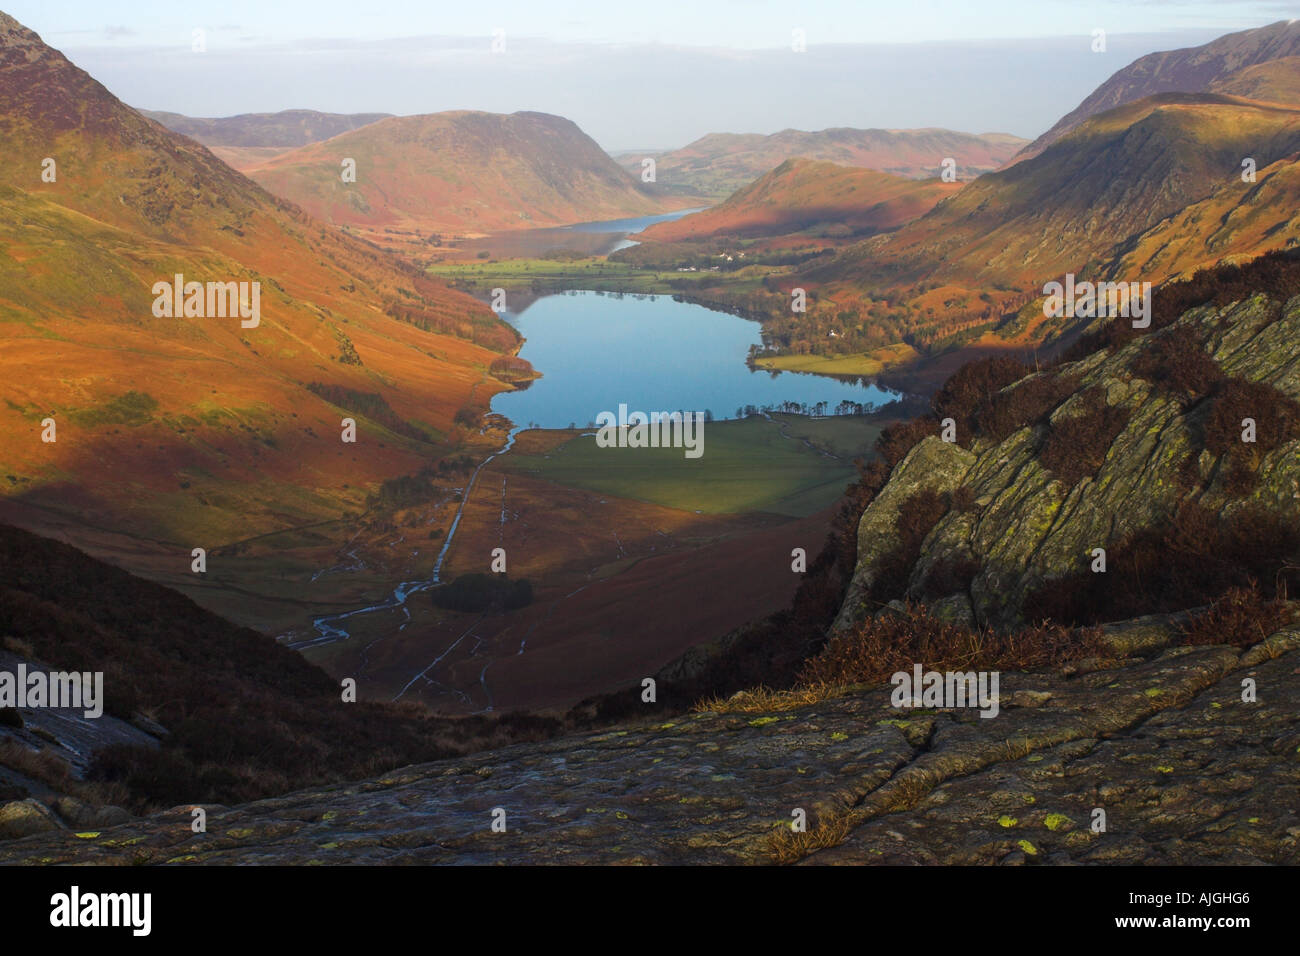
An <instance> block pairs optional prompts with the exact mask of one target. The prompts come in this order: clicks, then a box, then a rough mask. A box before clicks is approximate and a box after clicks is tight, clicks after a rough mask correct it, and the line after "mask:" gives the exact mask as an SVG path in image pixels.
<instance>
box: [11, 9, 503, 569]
mask: <svg viewBox="0 0 1300 956" xmlns="http://www.w3.org/2000/svg"><path fill="white" fill-rule="evenodd" d="M0 116H3V117H4V119H3V123H2V124H0V151H3V153H4V155H5V156H6V157H7V158H8V159H9V161H11V162H12V163H13V169H14V170H15V175H14V176H13V177H11V178H10V179H9V180H7V181H6V182H4V183H3V184H0V275H2V276H3V280H2V281H0V323H3V325H2V326H0V328H2V334H3V338H4V342H5V348H4V349H3V352H2V353H0V375H2V378H3V381H0V436H3V439H2V440H3V449H4V450H3V452H2V453H0V474H2V475H4V478H3V485H2V486H0V487H2V488H3V499H0V506H3V507H4V508H5V510H6V512H7V514H8V515H9V518H10V520H21V521H23V522H24V523H28V524H31V525H36V526H40V525H42V524H43V523H45V522H50V521H55V522H58V521H63V520H64V517H62V516H74V520H71V522H70V524H69V525H68V528H69V533H71V534H74V535H79V536H81V538H82V539H84V537H85V536H86V535H91V534H99V533H101V532H106V531H107V530H108V529H117V530H119V531H121V530H124V529H129V532H130V540H131V541H132V542H133V544H131V545H130V546H126V550H125V555H126V557H125V558H124V560H128V561H136V562H139V561H143V560H144V558H143V557H142V549H145V543H146V542H154V543H155V545H156V546H157V547H158V548H161V549H162V550H163V551H164V552H166V553H167V554H170V555H172V557H173V558H174V557H175V556H176V555H178V554H180V553H181V551H183V552H184V554H189V553H190V549H191V548H192V547H195V546H199V545H200V544H201V545H203V546H204V547H208V548H215V547H217V546H219V545H221V544H223V543H225V542H229V541H232V540H236V539H239V538H243V537H245V536H248V535H256V534H260V533H263V532H267V531H270V530H272V529H276V528H284V527H286V526H293V525H294V524H296V523H300V522H301V523H310V522H318V521H321V520H322V519H324V518H327V517H337V516H338V515H339V514H340V512H341V511H342V510H344V509H345V508H357V509H358V510H359V509H360V508H363V507H364V501H365V496H366V490H367V488H368V487H371V486H373V485H374V484H376V483H378V482H380V481H382V480H384V479H387V478H391V477H393V476H394V475H400V474H407V473H410V472H413V471H415V470H417V469H418V468H420V467H422V466H423V465H427V464H428V462H429V459H430V457H431V456H436V455H438V454H439V453H440V452H441V451H445V450H446V448H447V447H448V446H449V445H451V444H453V443H454V442H455V441H456V440H457V438H456V436H458V435H459V434H461V433H462V429H464V428H465V426H463V425H457V424H456V422H455V418H456V416H457V414H458V413H462V409H465V408H466V406H467V405H469V404H470V402H471V399H473V400H474V403H475V407H477V408H481V407H482V404H483V403H485V402H486V400H487V398H488V396H490V394H491V393H492V392H493V391H496V390H500V389H502V388H505V387H507V386H505V385H504V384H502V383H500V382H497V381H496V380H494V379H492V378H490V377H489V376H488V375H486V374H485V371H484V370H485V369H486V368H487V367H488V366H490V364H491V363H492V361H494V360H495V359H496V358H497V357H498V356H500V355H502V354H510V353H513V352H515V351H517V349H518V346H519V339H518V336H517V335H516V334H515V333H514V332H513V331H512V330H511V329H510V328H509V327H508V326H506V325H505V324H504V323H502V322H501V321H500V320H499V319H498V318H497V317H496V316H495V315H494V314H493V313H492V312H490V311H489V310H488V309H486V308H485V307H484V306H482V305H481V304H479V303H478V302H476V301H475V300H473V299H471V298H470V297H468V296H465V295H462V294H460V293H457V292H454V291H452V290H450V289H448V288H446V287H445V286H443V285H441V284H439V283H436V282H432V281H430V280H428V279H426V278H425V277H424V276H422V275H421V274H420V273H418V272H416V271H415V270H414V269H412V268H408V267H406V266H403V265H402V264H400V263H398V262H396V261H394V260H392V259H391V258H389V257H387V256H385V255H384V254H382V253H381V252H379V251H378V250H376V249H375V248H373V247H371V246H368V245H366V244H364V243H361V242H359V241H357V240H355V239H351V238H349V237H347V236H345V235H342V234H340V233H339V232H338V230H335V229H333V228H330V227H328V226H326V225H325V224H323V223H320V222H318V221H316V220H314V219H312V218H311V217H310V216H308V215H306V214H305V213H303V212H302V211H301V210H300V209H298V208H297V207H295V206H293V205H292V204H290V203H288V202H285V201H283V200H280V199H277V198H275V197H273V196H271V195H270V194H269V193H267V192H266V191H265V190H264V189H262V188H261V187H260V186H258V185H257V184H256V183H254V182H252V181H251V180H249V179H247V178H245V177H244V176H242V175H240V174H239V173H237V172H235V171H234V170H232V169H230V167H228V166H226V165H225V164H224V163H222V162H220V161H219V160H217V159H216V158H215V157H213V156H212V154H211V153H210V152H209V151H208V150H207V149H206V148H204V147H203V146H201V145H199V144H197V143H194V142H193V141H192V140H189V139H186V138H185V137H182V136H179V135H177V134H175V133H172V132H170V131H169V130H167V129H165V128H163V127H162V126H160V125H158V124H157V123H155V122H153V121H152V120H149V119H146V118H144V117H142V116H140V115H139V114H138V113H136V112H135V111H134V110H132V109H130V108H129V107H127V106H125V105H123V104H122V103H121V102H119V101H118V100H117V99H116V98H115V97H114V96H112V94H110V93H109V92H108V91H107V90H106V89H105V88H104V87H103V86H101V85H100V84H99V83H97V82H96V81H95V80H93V79H92V78H91V77H90V76H88V75H87V74H86V73H85V72H83V71H82V70H80V69H78V68H77V67H76V66H74V65H73V64H72V63H70V62H69V61H68V60H67V59H66V58H65V57H64V56H63V55H62V54H60V53H58V52H57V51H55V50H52V49H51V48H49V47H48V46H46V45H45V44H44V43H42V42H41V40H40V38H39V37H38V36H37V35H36V34H35V33H33V32H31V31H30V30H27V29H26V28H24V27H22V26H21V25H20V24H18V23H17V22H16V21H15V20H13V19H12V18H10V17H8V16H0ZM47 159H48V160H49V161H50V162H52V163H53V164H54V165H53V166H51V165H49V163H47V162H46V160H47ZM47 169H48V170H49V171H51V172H53V173H54V174H55V175H54V177H53V181H44V180H43V179H42V172H43V170H47ZM177 274H182V275H183V276H184V278H185V280H186V281H199V282H214V283H225V282H236V283H238V282H245V283H249V285H248V286H247V287H246V291H247V293H248V295H249V296H250V298H251V295H252V292H251V290H252V285H251V283H254V282H256V283H259V284H260V286H259V288H260V321H259V322H258V323H257V324H256V326H255V327H250V326H246V325H244V324H243V321H244V320H243V319H241V317H240V316H227V317H220V316H219V315H218V316H216V317H205V318H197V317H190V318H185V317H178V316H170V317H169V316H168V315H167V314H166V312H165V311H164V310H161V309H160V308H159V307H158V298H157V296H158V293H157V292H156V291H155V285H156V284H158V283H161V284H162V286H163V287H164V288H168V289H170V288H171V286H172V283H173V277H174V276H175V275H177ZM249 304H250V305H251V302H250V303H249ZM221 305H225V302H224V301H223V302H222V303H221ZM232 308H233V306H232ZM398 383H400V385H399V384H398ZM313 386H314V388H313ZM322 395H325V396H328V397H329V398H331V399H332V401H331V400H326V398H325V397H321V396H322ZM349 413H351V414H353V415H354V416H355V417H356V419H357V421H358V423H359V425H358V427H359V432H360V439H359V444H347V445H345V444H342V443H341V442H340V420H341V418H342V417H343V416H344V415H348V414H349ZM463 414H464V413H462V416H463ZM47 418H52V419H53V420H54V421H55V423H56V426H57V435H56V436H55V437H56V440H55V441H53V442H46V441H42V433H43V427H44V426H43V425H42V422H43V421H44V420H45V419H47ZM160 542H161V543H160ZM155 545H149V547H154V546H155ZM178 549H179V550H178ZM174 564H175V562H174V561H173V560H172V559H171V558H169V559H165V560H164V561H163V565H164V566H170V565H174ZM137 566H138V565H137ZM175 567H177V568H180V567H184V568H188V559H186V562H185V563H183V564H182V565H175ZM182 577H184V575H182ZM190 580H191V582H193V583H194V586H195V587H196V588H198V589H199V590H202V584H201V581H200V579H199V578H198V576H190Z"/></svg>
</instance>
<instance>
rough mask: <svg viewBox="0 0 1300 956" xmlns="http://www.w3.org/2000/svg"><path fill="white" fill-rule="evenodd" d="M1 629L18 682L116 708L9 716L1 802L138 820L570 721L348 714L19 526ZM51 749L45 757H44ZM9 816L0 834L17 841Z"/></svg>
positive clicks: (1, 731) (300, 681)
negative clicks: (77, 721)
mask: <svg viewBox="0 0 1300 956" xmlns="http://www.w3.org/2000/svg"><path fill="white" fill-rule="evenodd" d="M0 634H3V635H4V638H3V643H2V644H0V670H5V671H9V672H11V673H12V672H13V670H14V668H15V667H16V663H15V660H16V661H17V662H23V661H25V662H26V663H27V664H28V665H29V669H31V668H35V667H38V666H43V667H44V668H45V669H50V670H74V671H91V672H102V673H103V675H104V677H103V692H104V700H103V701H102V704H103V708H104V712H103V714H102V715H101V717H99V718H97V719H92V720H88V721H84V722H83V723H82V724H81V726H79V727H78V726H75V725H74V721H73V719H71V718H72V715H70V714H64V715H62V716H63V719H62V720H57V721H53V722H52V723H51V724H50V725H49V726H44V727H43V722H42V719H41V718H42V717H43V716H45V712H43V711H42V710H41V709H40V708H24V709H22V710H20V711H19V712H18V713H17V714H16V716H17V717H18V718H19V719H18V720H14V719H13V717H14V716H15V714H14V711H13V710H10V711H9V712H8V714H9V718H10V719H8V720H0V793H4V792H5V791H6V784H7V787H8V793H9V799H14V798H18V799H21V798H24V797H27V796H29V795H30V796H42V797H47V798H49V800H50V801H53V800H54V799H55V798H56V797H57V796H58V795H59V794H60V793H62V794H63V795H76V796H77V797H79V799H80V800H81V802H83V803H90V804H92V805H94V804H98V803H103V802H107V801H109V800H112V801H113V802H115V803H120V804H121V805H123V806H128V807H130V808H131V809H133V810H137V811H138V810H142V809H148V808H157V807H160V806H161V807H167V806H172V805H175V804H176V803H179V802H183V801H196V800H197V801H213V802H228V801H235V800H248V799H255V798H257V797H264V796H270V795H272V794H276V793H282V792H284V791H286V790H289V789H292V788H296V787H301V786H304V785H308V784H311V783H322V782H326V781H340V780H348V779H355V778H357V777H360V776H363V775H365V774H369V773H376V772H382V771H384V770H389V769H392V768H393V767H397V766H402V765H405V764H409V763H411V762H412V761H415V760H430V759H434V758H437V757H443V756H451V755H454V754H458V753H464V752H466V751H467V750H470V749H474V748H476V747H482V746H485V745H487V744H488V743H490V742H492V741H496V742H497V743H498V744H500V743H505V742H510V741H512V740H516V739H520V738H521V737H522V738H527V739H533V738H534V737H536V736H539V735H544V733H545V732H549V731H548V730H547V728H548V727H556V726H558V722H557V721H553V720H552V721H547V720H544V719H528V718H524V719H519V718H517V717H507V718H505V719H503V720H499V719H497V718H494V717H479V718H470V719H464V720H451V719H439V718H435V717H432V716H430V714H429V713H428V712H427V711H424V710H422V709H418V708H409V707H400V706H394V705H390V704H388V703H386V702H377V701H372V700H365V699H361V700H359V701H356V702H352V703H344V702H343V695H342V693H341V691H340V688H339V684H338V683H337V682H335V681H334V680H332V679H331V678H330V677H329V676H328V675H326V674H325V672H324V671H322V670H320V669H319V668H317V667H315V666H314V665H312V664H309V663H307V661H306V660H304V659H303V657H302V655H300V654H298V653H297V652H295V651H291V650H289V649H288V648H286V647H284V646H282V645H280V644H277V643H276V642H275V641H273V640H271V639H270V638H269V637H266V636H265V635H263V634H259V633H257V632H255V631H252V630H249V629H247V628H240V627H236V626H235V625H233V624H230V623H229V622H228V621H225V620H223V619H221V618H219V617H217V616H215V615H213V614H211V613H209V612H207V611H205V610H203V609H201V608H199V607H198V606H196V605H195V604H194V603H193V602H192V601H190V600H189V599H187V598H185V597H183V596H181V595H180V594H178V593H176V592H175V591H172V590H169V589H167V588H164V587H160V586H159V585H157V584H154V583H152V582H149V581H145V580H142V579H141V578H138V577H134V576H132V575H130V574H128V573H126V572H125V571H122V570H120V569H118V568H114V567H111V566H110V565H107V564H105V563H103V562H101V561H96V560H94V559H93V558H90V557H88V556H87V555H85V554H82V553H81V552H79V551H77V550H76V549H74V548H71V547H69V546H68V545H66V544H63V543H61V542H58V541H52V540H50V539H48V538H42V537H38V536H36V535H32V534H28V533H27V532H25V531H20V530H19V529H17V528H13V527H10V526H8V525H4V524H0ZM19 635H21V636H19ZM14 655H16V658H15V657H14ZM38 662H39V663H38ZM0 716H4V712H3V711H0ZM38 728H39V729H44V731H45V732H44V733H41V732H39V730H38ZM133 728H134V730H135V732H134V733H132V730H133ZM41 751H47V753H46V756H45V757H44V758H43V759H36V758H37V755H38V753H40V752H41ZM6 771H7V772H6ZM15 788H18V790H19V791H26V792H25V793H23V792H15ZM4 799H5V797H3V796H0V802H3V800H4ZM3 816H4V815H3V813H2V812H0V839H3V838H5V837H6V836H10V835H12V834H9V833H5V832H4V830H5V826H4V822H3ZM46 819H47V820H49V819H50V818H49V817H48V816H46Z"/></svg>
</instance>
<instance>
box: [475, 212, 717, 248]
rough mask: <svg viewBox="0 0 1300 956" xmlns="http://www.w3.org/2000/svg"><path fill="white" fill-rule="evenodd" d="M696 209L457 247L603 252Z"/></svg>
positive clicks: (582, 224)
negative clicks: (637, 234) (643, 230)
mask: <svg viewBox="0 0 1300 956" xmlns="http://www.w3.org/2000/svg"><path fill="white" fill-rule="evenodd" d="M693 212H699V209H679V210H677V211H676V212H669V213H664V214H662V215H658V216H637V217H635V218H633V219H604V220H601V221H599V222H580V223H576V224H575V225H572V226H556V227H553V228H547V229H516V230H514V231H512V232H501V233H496V234H495V235H491V236H484V237H483V238H481V239H465V240H462V241H461V242H458V243H457V244H456V246H457V248H460V249H466V250H468V251H470V252H474V253H477V252H479V251H481V250H486V251H487V252H489V253H490V254H491V255H492V258H494V259H528V258H533V257H535V256H540V255H542V254H543V253H546V252H549V251H550V250H552V249H565V250H568V251H570V252H576V253H580V254H581V255H584V256H605V255H609V253H611V252H615V251H617V250H619V249H626V248H627V247H628V246H635V245H636V243H635V242H634V241H633V240H631V239H628V238H627V237H628V236H629V235H631V234H632V233H634V232H640V231H641V230H642V229H645V228H647V227H648V226H653V225H654V224H655V223H657V222H668V221H670V220H673V219H680V218H681V217H682V216H685V215H688V214H690V213H693Z"/></svg>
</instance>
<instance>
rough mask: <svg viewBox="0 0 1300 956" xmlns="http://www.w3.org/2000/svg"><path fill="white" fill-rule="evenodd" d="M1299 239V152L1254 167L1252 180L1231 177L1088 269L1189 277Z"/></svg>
mask: <svg viewBox="0 0 1300 956" xmlns="http://www.w3.org/2000/svg"><path fill="white" fill-rule="evenodd" d="M1297 243H1300V154H1295V153H1293V154H1292V155H1290V156H1287V157H1285V158H1283V159H1279V160H1278V161H1277V162H1275V163H1272V164H1270V165H1268V166H1264V167H1262V168H1260V169H1257V170H1256V178H1255V182H1254V183H1253V184H1243V183H1242V182H1241V180H1240V177H1237V178H1236V179H1233V178H1229V179H1227V180H1225V181H1224V182H1223V183H1221V184H1220V185H1219V186H1217V187H1216V188H1215V190H1214V192H1212V193H1211V194H1210V195H1209V196H1207V197H1206V198H1205V199H1202V200H1201V201H1199V202H1195V203H1192V204H1191V205H1190V206H1187V207H1185V208H1184V209H1182V210H1180V211H1179V212H1177V213H1175V214H1173V215H1172V216H1169V217H1168V218H1166V219H1162V220H1161V221H1160V222H1158V223H1156V225H1154V226H1152V227H1151V228H1150V229H1148V230H1146V231H1145V232H1142V233H1140V234H1138V235H1137V236H1134V237H1132V238H1131V239H1128V240H1126V241H1124V242H1122V243H1120V244H1119V245H1117V246H1116V247H1115V248H1113V249H1111V250H1108V251H1107V252H1106V253H1104V254H1103V255H1102V256H1100V257H1098V258H1097V259H1095V260H1094V261H1093V262H1092V264H1090V265H1089V266H1088V267H1087V268H1085V269H1084V270H1082V271H1084V272H1086V273H1088V274H1096V275H1103V276H1159V277H1161V278H1186V277H1188V276H1190V275H1191V274H1193V273H1194V272H1195V271H1196V270H1197V269H1200V268H1204V267H1207V266H1212V265H1217V264H1219V263H1233V262H1236V263H1244V262H1247V261H1249V260H1250V259H1253V258H1254V257H1255V256H1257V255H1259V254H1260V253H1261V252H1265V251H1268V250H1271V249H1289V248H1292V247H1294V246H1295V245H1296V244H1297Z"/></svg>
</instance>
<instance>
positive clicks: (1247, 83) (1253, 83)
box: [1210, 56, 1300, 106]
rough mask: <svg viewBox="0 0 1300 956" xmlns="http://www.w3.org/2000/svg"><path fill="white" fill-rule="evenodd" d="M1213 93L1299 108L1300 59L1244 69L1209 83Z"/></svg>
mask: <svg viewBox="0 0 1300 956" xmlns="http://www.w3.org/2000/svg"><path fill="white" fill-rule="evenodd" d="M1210 92H1212V93H1224V94H1226V95H1228V96H1240V97H1243V98H1245V99H1248V100H1260V101H1262V102H1265V103H1288V104H1290V105H1292V106H1296V105H1300V56H1284V57H1280V58H1279V59H1276V60H1267V61H1265V62H1263V63H1257V64H1255V65H1253V66H1247V67H1242V68H1241V69H1240V70H1237V71H1236V72H1235V73H1229V74H1228V75H1227V76H1225V77H1223V78H1222V79H1218V80H1215V81H1214V82H1213V83H1211V84H1210Z"/></svg>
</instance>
